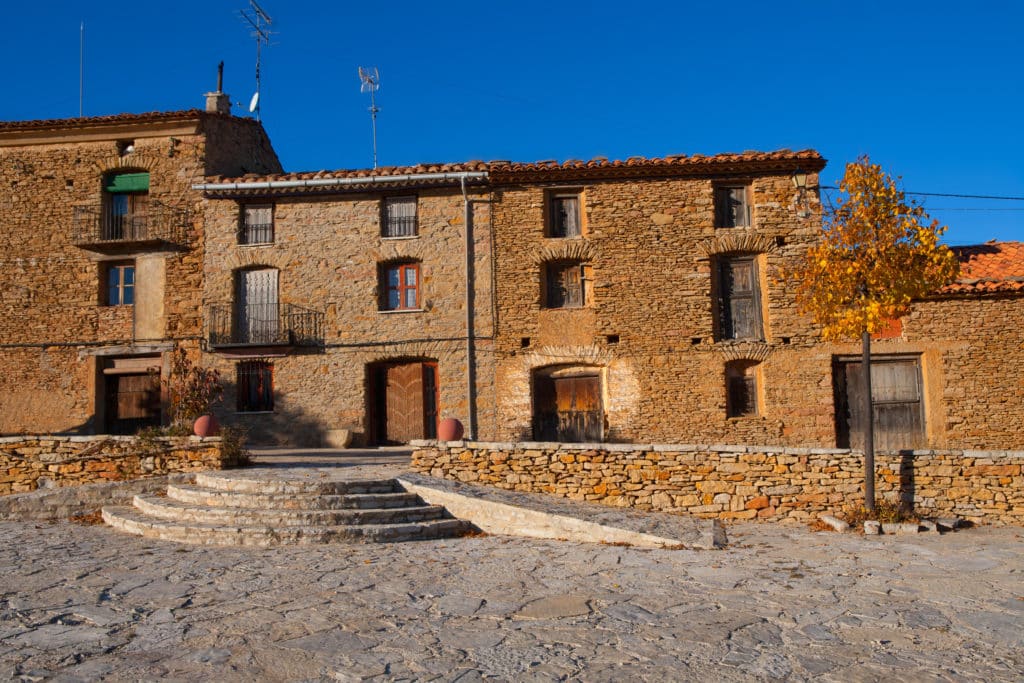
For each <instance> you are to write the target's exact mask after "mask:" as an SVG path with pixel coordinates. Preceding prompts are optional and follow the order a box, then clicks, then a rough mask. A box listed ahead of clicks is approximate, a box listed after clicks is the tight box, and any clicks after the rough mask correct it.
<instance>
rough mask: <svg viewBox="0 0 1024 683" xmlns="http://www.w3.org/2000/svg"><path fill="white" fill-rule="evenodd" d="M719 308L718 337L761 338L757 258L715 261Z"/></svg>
mask: <svg viewBox="0 0 1024 683" xmlns="http://www.w3.org/2000/svg"><path fill="white" fill-rule="evenodd" d="M718 309H719V310H718V316H719V336H720V338H722V339H763V338H764V326H763V324H762V322H761V295H760V284H759V282H758V275H757V257H756V256H726V257H721V258H720V259H719V260H718Z"/></svg>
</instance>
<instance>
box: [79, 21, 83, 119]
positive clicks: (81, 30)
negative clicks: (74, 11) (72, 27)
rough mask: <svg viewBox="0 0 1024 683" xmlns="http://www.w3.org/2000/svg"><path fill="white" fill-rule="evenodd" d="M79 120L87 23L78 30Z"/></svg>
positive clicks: (80, 115)
mask: <svg viewBox="0 0 1024 683" xmlns="http://www.w3.org/2000/svg"><path fill="white" fill-rule="evenodd" d="M78 31H79V33H78V118H82V98H83V96H84V93H85V22H84V21H83V22H82V25H81V26H80V27H79V29H78Z"/></svg>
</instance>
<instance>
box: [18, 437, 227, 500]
mask: <svg viewBox="0 0 1024 683" xmlns="http://www.w3.org/2000/svg"><path fill="white" fill-rule="evenodd" d="M234 464H235V463H233V462H228V461H226V460H225V458H224V456H223V453H222V452H221V440H220V439H218V438H213V439H199V438H198V437H162V438H157V439H152V440H150V441H146V440H140V439H139V438H137V437H129V436H29V437H5V438H0V495H6V494H10V493H23V492H26V491H34V490H36V489H37V488H40V487H43V486H79V485H82V484H95V483H102V482H110V481H123V480H126V479H137V478H140V477H155V476H158V475H163V474H170V473H173V472H197V471H200V470H210V469H223V468H224V467H228V466H231V465H234Z"/></svg>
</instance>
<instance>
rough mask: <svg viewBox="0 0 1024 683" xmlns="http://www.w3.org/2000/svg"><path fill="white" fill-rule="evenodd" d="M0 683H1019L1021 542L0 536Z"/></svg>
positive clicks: (90, 533)
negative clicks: (316, 542)
mask: <svg viewBox="0 0 1024 683" xmlns="http://www.w3.org/2000/svg"><path fill="white" fill-rule="evenodd" d="M0 534H2V538H3V539H4V543H3V547H2V548H0V679H3V680H8V679H14V680H19V679H21V680H60V681H93V680H133V681H134V680H153V679H157V678H159V679H166V680H181V681H196V680H218V681H251V680H290V681H291V680H361V679H367V678H373V679H376V680H394V679H414V680H445V681H450V680H460V681H473V680H478V679H481V678H483V679H498V680H565V679H581V680H586V681H624V680H657V681H667V680H673V681H675V680H702V681H711V680H714V681H731V680H766V679H789V680H801V679H819V680H835V681H860V680H882V679H898V680H915V681H916V680H920V681H942V680H984V681H1011V680H1021V679H1022V678H1024V629H1022V627H1024V538H1022V537H1024V530H1021V529H1015V528H1001V529H997V528H978V529H971V530H966V531H960V532H957V533H955V534H947V535H944V536H941V537H940V536H935V535H921V536H914V537H874V538H869V537H863V536H857V535H852V534H851V535H842V536H841V535H838V534H834V533H826V532H811V531H808V530H806V529H803V528H798V527H782V526H778V525H770V524H758V525H753V524H744V525H731V526H730V527H729V540H730V545H729V547H728V548H726V549H724V550H717V551H715V550H705V551H689V550H674V551H673V550H639V549H635V548H627V547H617V546H607V545H587V544H575V543H566V542H558V541H535V540H528V539H519V538H507V537H498V536H491V537H472V538H463V539H454V540H443V541H424V542H417V543H401V544H393V545H328V546H319V547H281V548H273V549H246V548H211V547H192V546H182V545H176V544H173V543H167V542H159V541H151V540H146V539H143V538H139V537H134V536H129V535H124V534H120V533H118V532H115V531H113V530H111V529H109V528H106V527H103V526H85V525H81V524H75V523H71V522H64V523H57V524H42V523H24V522H4V523H0Z"/></svg>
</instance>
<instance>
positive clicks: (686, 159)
mask: <svg viewBox="0 0 1024 683" xmlns="http://www.w3.org/2000/svg"><path fill="white" fill-rule="evenodd" d="M801 161H804V162H806V163H807V170H809V171H810V170H820V169H821V168H823V167H824V165H825V160H824V159H823V158H822V156H821V155H820V154H818V153H817V152H816V151H814V150H812V149H805V150H801V151H799V152H793V151H790V150H788V149H783V150H778V151H775V152H743V153H742V154H716V155H714V156H705V155H702V154H695V155H693V156H685V155H680V154H676V155H670V156H666V157H663V158H658V157H654V158H646V157H630V158H629V159H627V160H625V161H622V160H611V161H609V160H608V159H606V158H605V157H595V158H594V159H591V160H589V161H583V160H580V159H568V160H566V161H561V162H559V161H556V160H554V159H550V160H545V161H533V162H520V161H506V160H495V161H466V162H461V163H424V164H417V165H415V166H383V167H380V168H363V169H339V170H335V171H308V172H296V173H278V174H273V175H264V176H252V175H247V176H244V177H242V178H209V179H208V181H209V182H225V183H228V182H252V181H258V182H266V181H278V180H284V181H287V180H310V179H313V178H369V177H373V176H393V175H411V174H416V173H461V172H466V171H469V172H473V171H487V172H489V173H491V174H497V175H500V176H505V177H507V176H510V175H515V174H519V173H547V172H550V173H558V172H560V171H603V170H609V171H614V170H616V169H642V170H644V171H645V172H646V171H648V170H650V171H652V172H658V171H671V170H673V169H683V168H686V167H698V166H715V165H723V164H737V163H739V164H742V163H748V162H757V163H763V162H786V163H790V164H792V163H794V162H797V163H798V162H801Z"/></svg>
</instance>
